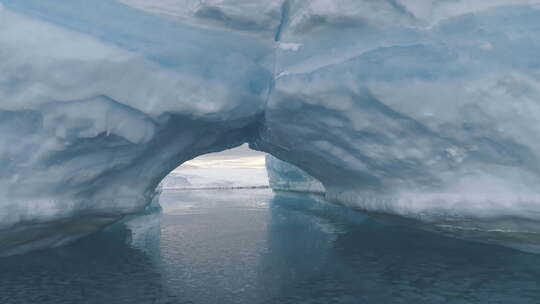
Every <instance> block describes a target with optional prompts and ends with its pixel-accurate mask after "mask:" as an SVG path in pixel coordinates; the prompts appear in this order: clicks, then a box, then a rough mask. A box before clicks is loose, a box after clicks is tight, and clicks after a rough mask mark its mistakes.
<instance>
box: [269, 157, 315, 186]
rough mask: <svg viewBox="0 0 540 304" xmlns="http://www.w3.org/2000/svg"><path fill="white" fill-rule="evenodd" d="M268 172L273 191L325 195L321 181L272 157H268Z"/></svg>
mask: <svg viewBox="0 0 540 304" xmlns="http://www.w3.org/2000/svg"><path fill="white" fill-rule="evenodd" d="M266 170H267V172H268V180H269V184H270V186H271V187H272V189H275V190H284V191H297V192H314V193H324V191H325V190H324V186H323V185H322V184H321V182H320V181H318V180H316V179H315V178H313V177H311V176H310V175H309V174H307V173H306V172H304V171H303V170H302V169H300V168H298V167H296V166H294V165H291V164H289V163H286V162H284V161H281V160H279V159H277V158H275V157H273V156H272V155H267V156H266Z"/></svg>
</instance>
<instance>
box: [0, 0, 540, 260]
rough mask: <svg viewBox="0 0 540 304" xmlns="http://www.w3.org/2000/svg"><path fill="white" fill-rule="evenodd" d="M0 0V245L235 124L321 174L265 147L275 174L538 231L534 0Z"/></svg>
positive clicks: (29, 241) (44, 231)
mask: <svg viewBox="0 0 540 304" xmlns="http://www.w3.org/2000/svg"><path fill="white" fill-rule="evenodd" d="M2 3H3V5H2V6H0V71H1V73H0V169H1V170H0V254H13V253H19V252H24V251H28V250H31V249H36V248H43V247H50V246H58V245H62V244H65V243H67V242H69V241H72V240H74V239H77V238H79V237H81V236H83V235H86V234H88V233H91V232H93V231H95V230H97V229H100V228H101V227H103V226H105V225H107V224H109V223H111V222H114V221H116V220H118V219H120V218H122V217H123V216H125V215H127V214H132V213H136V212H140V211H141V210H144V208H145V206H146V205H148V204H149V202H150V201H151V199H152V197H153V196H154V193H155V188H156V186H157V185H158V184H159V183H160V181H161V180H162V179H163V178H164V177H165V176H166V175H167V174H168V173H169V172H170V171H171V170H173V169H174V168H175V167H177V166H178V165H180V164H182V163H183V162H185V161H187V160H189V159H192V158H194V157H196V156H198V155H201V154H205V153H209V152H214V151H220V150H224V149H227V148H231V147H234V146H238V145H241V144H243V143H246V142H248V143H250V145H251V146H252V147H253V148H256V149H259V150H262V151H266V152H268V153H270V154H272V155H274V156H276V157H277V158H279V159H282V160H284V161H286V162H288V163H290V164H293V165H295V166H296V167H298V168H301V169H302V170H304V171H305V172H307V174H308V175H310V176H313V177H314V178H315V179H316V180H318V181H320V184H319V183H312V181H310V182H308V183H307V184H306V183H305V181H303V180H302V179H300V180H298V179H296V180H294V178H297V177H299V176H298V175H295V174H296V173H294V172H293V173H291V172H292V171H291V172H289V169H287V168H285V167H282V168H280V165H279V164H277V165H276V166H273V168H275V169H279V170H277V171H276V172H278V173H277V174H278V175H277V176H278V177H279V176H281V175H279V174H282V173H285V174H282V175H283V178H282V179H281V182H282V183H284V184H285V186H286V184H289V185H292V184H294V183H296V185H301V186H303V187H304V189H305V188H307V189H308V190H310V191H311V190H313V189H315V190H316V191H319V190H320V189H321V187H324V188H325V190H326V195H327V197H328V198H329V199H330V200H333V201H336V202H340V203H344V204H348V205H350V206H353V207H355V208H360V209H363V210H367V211H371V212H377V213H384V214H390V215H395V216H399V217H401V218H406V219H412V220H415V221H418V222H421V223H425V224H426V225H428V226H429V227H435V228H434V229H438V227H442V226H444V227H446V228H445V229H446V231H448V230H452V229H453V230H455V231H459V232H458V234H459V233H462V232H463V231H465V232H463V233H462V234H467V235H471V234H478V235H481V234H483V233H485V232H486V231H487V232H490V231H491V232H500V231H502V232H504V233H505V234H503V235H502V236H501V235H497V236H496V238H506V237H507V236H508V235H512V234H513V235H514V236H516V237H513V238H511V240H512V241H515V242H517V243H518V246H522V245H527V246H528V245H529V244H533V245H534V244H535V242H536V236H537V235H538V232H539V231H540V229H538V227H537V225H536V224H535V223H536V222H538V220H540V190H539V189H540V188H539V187H538V185H540V165H539V164H540V162H539V158H540V138H539V137H540V135H539V134H540V132H539V131H540V127H539V126H540V124H539V123H538V117H540V104H539V103H538V100H540V57H539V56H538V55H537V54H539V53H540V38H539V37H540V36H539V35H538V31H539V30H538V29H539V28H540V10H539V1H534V0H497V1H489V3H488V2H487V1H484V0H468V1H459V0H456V1H435V0H425V1H410V0H381V1H371V0H369V1H368V0H339V1H333V2H331V3H330V2H329V1H326V0H320V1H319V0H317V1H296V0H291V1H281V0H272V1H268V0H256V1H253V0H250V1H247V0H246V1H243V0H204V1H190V0H160V1H144V0H122V1H115V0H94V1H86V0H56V1H42V0H25V1H20V0H3V1H2ZM287 172H288V173H287ZM270 174H272V172H271V173H270ZM291 176H293V178H292V179H290V180H287V179H289V178H291ZM301 178H305V176H304V177H301ZM274 180H276V179H274ZM277 180H279V178H278V179H277ZM298 181H300V183H297V182H298ZM322 185H323V186H322ZM278 187H279V185H278ZM492 236H493V234H489V235H488V236H486V237H487V238H492ZM482 237H484V236H482Z"/></svg>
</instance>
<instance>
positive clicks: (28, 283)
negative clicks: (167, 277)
mask: <svg viewBox="0 0 540 304" xmlns="http://www.w3.org/2000/svg"><path fill="white" fill-rule="evenodd" d="M152 217H155V215H153V216H152V215H150V216H143V217H141V218H138V219H137V221H138V222H137V223H135V222H130V223H128V224H127V225H124V224H120V225H114V226H112V227H110V228H108V229H107V230H106V231H103V232H99V233H96V234H94V235H92V236H90V237H88V238H85V239H83V240H81V241H78V242H76V243H75V244H73V245H70V246H66V247H62V248H55V249H47V250H41V251H37V252H35V253H30V254H27V255H18V256H13V257H7V258H2V259H0V269H2V271H0V282H1V284H0V300H1V302H2V303H5V304H11V303H14V304H18V303H36V301H37V303H140V302H152V300H153V299H156V298H169V299H173V295H174V294H173V293H171V292H170V289H169V288H170V287H169V286H167V284H166V282H164V281H162V280H160V276H161V268H160V265H159V263H161V261H160V251H159V250H160V246H159V242H160V236H159V234H157V235H156V234H155V233H156V232H159V223H157V225H156V222H155V221H154V220H153V219H150V218H152ZM146 220H149V221H146ZM145 221H146V222H145ZM66 284H67V285H69V287H67V285H66ZM37 299H39V300H37Z"/></svg>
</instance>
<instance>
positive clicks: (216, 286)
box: [0, 189, 540, 304]
mask: <svg viewBox="0 0 540 304" xmlns="http://www.w3.org/2000/svg"><path fill="white" fill-rule="evenodd" d="M161 204H162V207H163V210H162V211H161V212H156V211H154V212H148V214H145V215H141V216H137V217H132V218H131V219H129V220H126V221H124V222H123V223H119V224H116V225H115V226H113V227H111V228H109V229H107V230H106V231H103V232H100V233H98V234H95V235H93V236H91V237H88V238H85V239H83V240H81V241H79V242H77V243H75V244H73V245H70V246H67V247H63V248H57V249H50V250H44V251H39V252H34V253H30V254H26V255H22V256H15V257H9V258H0V303H1V304H20V303H25V304H26V303H28V304H48V303H55V304H57V303H60V304H61V303H66V304H67V303H69V304H72V303H96V304H98V303H99V304H123V303H129V304H137V303H149V304H150V303H171V304H172V303H186V304H187V303H201V304H203V303H204V304H227V303H235V304H242V303H246V304H257V303H276V304H277V303H279V304H285V303H322V304H330V303H375V304H384V303H408V304H410V303H414V304H420V303H483V304H487V303H489V304H493V303H505V304H507V303H512V304H514V303H540V255H534V254H527V253H523V252H519V251H516V250H512V249H508V248H504V247H499V246H495V245H484V244H480V243H474V242H468V241H462V240H457V239H452V238H447V237H444V236H441V235H437V234H433V233H428V232H424V231H421V230H417V229H415V228H412V227H405V226H401V225H398V224H396V223H394V222H392V221H387V220H382V219H376V218H372V217H370V216H367V215H364V214H362V213H359V212H355V211H351V210H349V209H347V208H344V207H341V206H337V205H332V204H329V203H326V202H325V201H324V200H323V199H322V198H320V197H317V196H310V195H306V194H293V193H273V192H272V191H271V190H269V189H245V190H191V191H186V190H183V191H178V190H165V191H164V192H163V193H162V195H161Z"/></svg>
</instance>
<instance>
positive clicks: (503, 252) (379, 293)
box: [258, 192, 540, 303]
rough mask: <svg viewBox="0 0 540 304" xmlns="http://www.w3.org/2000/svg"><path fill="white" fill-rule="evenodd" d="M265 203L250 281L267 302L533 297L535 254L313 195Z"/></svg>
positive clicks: (280, 196)
mask: <svg viewBox="0 0 540 304" xmlns="http://www.w3.org/2000/svg"><path fill="white" fill-rule="evenodd" d="M270 208H271V209H270V212H271V214H270V223H269V227H268V250H267V252H265V253H263V254H261V261H260V265H259V277H258V281H259V282H260V283H259V284H260V285H261V286H264V288H263V289H262V290H261V294H262V295H263V296H261V298H271V299H273V300H274V303H298V302H301V300H300V299H316V301H313V302H317V303H404V302H411V303H439V302H441V301H442V302H445V301H446V299H448V298H449V295H455V297H456V298H458V299H460V300H461V299H464V298H466V299H470V302H471V303H492V302H497V301H499V300H500V299H509V301H510V302H515V301H516V299H518V300H517V302H523V303H535V302H536V301H537V299H538V292H537V291H538V286H537V284H536V283H535V282H537V280H538V270H539V269H540V267H539V266H538V265H539V263H538V260H539V258H540V257H539V256H538V255H531V254H526V253H522V252H518V251H514V250H511V249H506V248H501V247H498V246H493V245H485V244H479V243H476V242H468V241H463V240H458V239H455V238H448V237H444V236H441V235H438V234H434V233H427V232H424V231H422V230H418V229H415V228H411V227H407V226H402V225H399V224H396V223H395V222H394V221H387V220H379V219H374V218H372V217H366V216H364V215H362V214H356V213H355V212H350V210H348V209H347V208H345V207H343V206H339V205H335V204H328V203H326V202H324V201H323V200H321V199H320V198H318V197H317V196H313V197H312V198H310V197H309V196H306V195H299V194H295V193H284V192H279V193H277V194H276V196H275V197H274V199H273V200H272V203H271V204H270ZM468 295H470V298H468ZM306 302H308V301H306Z"/></svg>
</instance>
